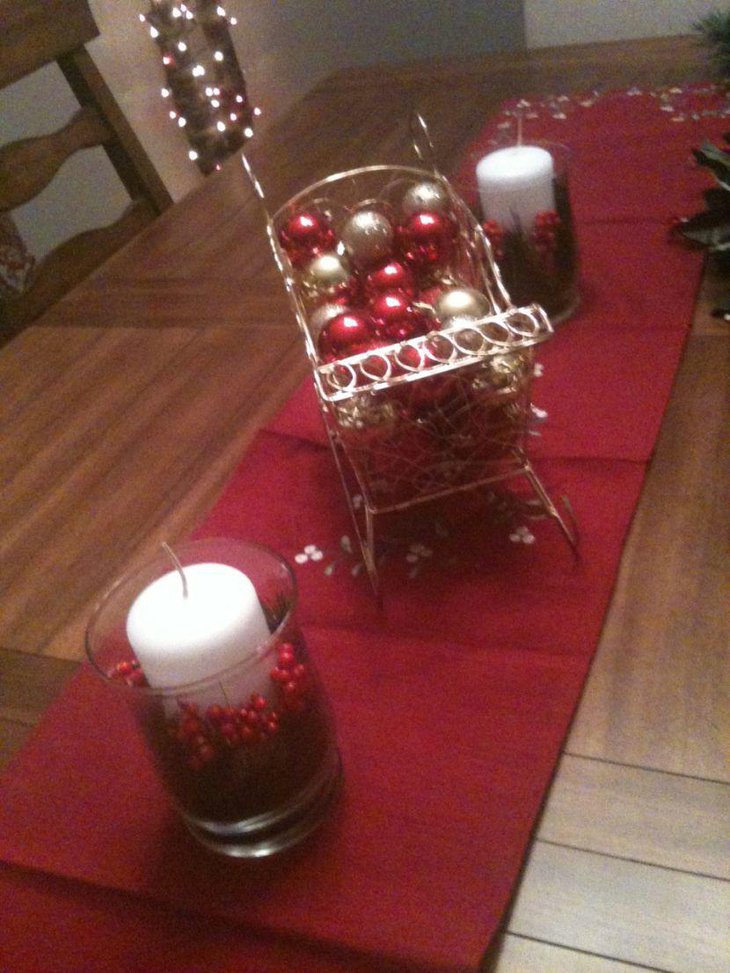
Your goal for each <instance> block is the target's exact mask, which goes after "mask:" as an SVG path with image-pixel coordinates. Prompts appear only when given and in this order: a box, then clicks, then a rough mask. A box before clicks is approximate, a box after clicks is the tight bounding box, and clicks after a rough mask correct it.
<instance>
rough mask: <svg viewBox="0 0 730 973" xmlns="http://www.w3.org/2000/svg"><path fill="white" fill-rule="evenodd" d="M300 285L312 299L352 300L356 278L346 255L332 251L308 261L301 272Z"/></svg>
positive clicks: (355, 289)
mask: <svg viewBox="0 0 730 973" xmlns="http://www.w3.org/2000/svg"><path fill="white" fill-rule="evenodd" d="M301 286H302V290H303V291H304V293H305V294H306V295H307V297H308V298H310V299H313V300H319V299H322V298H324V299H327V298H329V299H330V301H332V302H334V301H340V300H342V301H352V300H354V299H355V297H356V296H357V279H356V277H355V276H354V275H353V273H352V271H351V269H350V264H349V262H348V260H347V257H345V256H341V255H340V254H339V253H336V252H334V251H330V252H329V253H322V254H320V255H319V256H318V257H315V258H314V260H312V261H310V263H309V264H308V265H307V267H306V268H305V270H304V272H303V274H302V277H301Z"/></svg>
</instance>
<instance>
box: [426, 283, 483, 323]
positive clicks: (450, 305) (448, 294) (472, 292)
mask: <svg viewBox="0 0 730 973" xmlns="http://www.w3.org/2000/svg"><path fill="white" fill-rule="evenodd" d="M434 310H435V311H436V314H437V316H438V317H439V318H440V320H441V321H448V320H449V318H459V319H461V320H464V319H471V318H474V319H478V318H483V317H486V315H488V314H490V313H491V310H492V307H491V304H490V302H489V298H488V297H487V296H486V294H482V292H481V291H478V290H476V289H475V288H474V287H449V288H447V289H446V290H444V291H442V293H441V294H440V295H439V296H438V297H437V298H436V302H435V304H434Z"/></svg>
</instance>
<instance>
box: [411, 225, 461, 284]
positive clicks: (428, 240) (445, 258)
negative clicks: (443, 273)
mask: <svg viewBox="0 0 730 973" xmlns="http://www.w3.org/2000/svg"><path fill="white" fill-rule="evenodd" d="M457 236H458V224H457V222H456V220H455V219H454V218H453V217H452V216H451V215H450V214H448V213H425V212H424V213H414V214H413V215H412V216H409V217H408V218H407V219H406V220H405V221H404V222H403V223H400V224H399V225H398V226H397V227H396V244H397V248H398V252H399V254H400V256H401V258H402V259H403V260H405V261H406V263H408V264H409V265H410V266H411V267H413V268H414V269H415V270H416V271H419V272H424V273H432V272H434V271H436V270H439V269H441V268H443V267H445V266H446V265H447V264H448V263H449V261H450V260H451V259H452V257H453V256H454V252H455V250H456V240H457Z"/></svg>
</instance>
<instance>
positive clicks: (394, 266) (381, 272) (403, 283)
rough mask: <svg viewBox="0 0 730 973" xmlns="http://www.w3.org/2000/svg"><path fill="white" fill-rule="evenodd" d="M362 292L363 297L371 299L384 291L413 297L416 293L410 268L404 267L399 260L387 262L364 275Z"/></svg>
mask: <svg viewBox="0 0 730 973" xmlns="http://www.w3.org/2000/svg"><path fill="white" fill-rule="evenodd" d="M363 290H364V292H365V296H366V297H367V298H371V299H372V298H373V297H376V296H377V295H378V294H383V293H385V292H386V291H403V292H404V293H405V294H408V295H409V296H410V297H413V296H414V295H415V293H416V282H415V279H414V277H413V271H412V270H411V269H410V267H406V265H405V264H404V263H401V262H400V261H399V260H389V261H388V262H387V263H385V264H382V265H381V266H380V267H376V268H375V269H374V270H371V271H370V273H368V274H367V275H366V277H365V280H364V283H363Z"/></svg>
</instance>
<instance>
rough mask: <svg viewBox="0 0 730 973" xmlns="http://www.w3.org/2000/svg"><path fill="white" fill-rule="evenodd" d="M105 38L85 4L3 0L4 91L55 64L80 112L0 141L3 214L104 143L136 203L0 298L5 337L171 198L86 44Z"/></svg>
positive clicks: (0, 73)
mask: <svg viewBox="0 0 730 973" xmlns="http://www.w3.org/2000/svg"><path fill="white" fill-rule="evenodd" d="M98 35H99V31H98V28H97V26H96V23H95V22H94V19H93V16H92V14H91V11H90V10H89V6H88V4H87V3H86V0H0V88H5V87H7V86H8V85H10V84H11V83H13V82H15V81H18V80H19V79H21V78H23V77H26V76H27V75H30V74H32V73H33V72H35V71H37V70H39V69H41V68H43V67H44V66H45V65H47V64H50V63H52V62H54V61H55V62H56V63H57V64H58V66H59V67H60V69H61V71H62V72H63V75H64V77H65V79H66V81H67V82H68V84H69V86H70V88H71V90H72V92H73V94H74V95H75V97H76V100H77V101H78V102H79V106H80V108H79V110H78V112H76V113H75V114H74V115H73V117H72V118H71V119H70V120H69V121H68V123H67V124H66V125H64V127H62V128H61V129H60V130H58V131H56V132H54V133H52V134H48V135H43V136H40V137H33V138H27V139H22V140H21V141H16V142H12V143H10V144H8V145H5V146H0V220H1V219H3V218H4V217H5V224H6V225H7V224H8V223H9V220H8V219H7V216H8V214H10V211H12V210H13V209H15V208H17V207H18V206H21V205H22V204H24V203H26V202H28V201H29V200H31V199H34V198H35V197H36V196H38V194H39V193H40V192H41V191H42V190H43V189H44V188H45V187H46V186H47V185H48V184H49V183H50V182H51V180H52V179H53V178H54V176H55V174H56V172H57V171H58V169H59V168H60V166H61V165H62V164H63V163H64V162H65V161H66V159H68V157H69V156H71V155H73V154H74V153H75V152H77V151H79V150H81V149H86V148H91V147H94V146H102V147H103V148H104V149H105V150H106V153H107V155H108V157H109V159H110V160H111V162H112V165H113V166H114V169H115V170H116V172H117V174H118V175H119V177H120V179H121V181H122V183H123V185H124V187H125V189H126V191H127V192H128V193H129V196H130V199H131V202H130V204H129V206H128V207H127V209H126V210H125V211H124V213H123V214H122V215H121V217H120V218H119V219H118V220H117V221H116V222H114V223H112V224H111V225H109V226H106V227H102V228H99V229H93V230H90V231H87V232H85V233H81V234H78V235H77V236H75V237H73V238H72V239H69V240H65V241H64V242H63V243H61V244H60V245H59V246H58V247H56V249H55V250H53V251H52V252H51V253H49V254H48V255H47V256H46V257H45V258H43V260H41V261H40V262H39V263H38V264H37V266H36V267H35V268H34V270H33V271H32V273H31V275H30V279H29V280H28V282H27V285H26V287H25V288H24V289H23V290H22V291H21V292H20V293H17V294H16V293H13V294H12V296H7V290H6V291H5V294H4V295H0V340H2V336H3V335H4V336H5V337H7V336H8V335H10V334H13V333H15V332H16V331H18V330H19V329H20V328H22V327H23V326H24V325H25V324H28V323H30V322H31V321H32V320H34V319H35V318H36V317H37V316H38V315H39V314H40V313H41V312H42V311H43V310H45V309H46V308H47V307H49V306H50V305H51V304H53V303H55V301H56V300H58V298H60V297H61V296H62V295H63V294H64V293H65V292H66V291H68V290H70V289H71V288H72V287H73V286H74V285H75V284H76V283H78V282H79V281H80V280H82V279H83V278H84V277H86V276H88V274H89V273H90V272H91V271H92V270H94V269H95V267H97V266H98V265H99V264H101V263H102V262H103V261H104V260H106V258H107V257H109V256H110V255H111V254H112V253H114V252H115V251H116V250H118V249H119V248H120V247H121V246H122V245H123V244H124V243H126V242H127V241H128V240H129V239H131V238H132V237H133V236H134V235H135V234H137V233H138V232H139V231H140V229H141V228H142V227H143V226H144V225H145V224H147V223H148V222H150V221H151V220H153V219H155V218H156V217H157V215H158V214H159V213H161V212H162V210H164V209H165V208H166V207H167V206H169V205H170V202H171V199H170V196H169V194H168V192H167V190H166V189H165V186H164V184H163V183H162V180H161V179H160V177H159V176H158V175H157V173H156V171H155V169H154V168H153V166H152V164H151V162H150V161H149V159H148V157H147V155H146V154H145V152H144V150H143V148H142V146H141V145H140V143H139V141H138V139H137V137H136V136H135V134H134V132H133V131H132V129H131V127H130V125H129V124H128V122H127V121H126V119H125V117H124V115H123V114H122V112H121V110H120V108H119V106H118V105H117V103H116V102H115V100H114V98H113V96H112V94H111V92H110V91H109V89H108V88H107V86H106V84H105V82H104V80H103V78H102V77H101V75H100V73H99V71H98V70H97V68H96V66H95V65H94V63H93V61H92V59H91V57H90V55H89V53H88V51H87V50H86V48H85V45H86V44H87V43H88V42H89V41H90V40H92V39H93V38H94V37H97V36H98Z"/></svg>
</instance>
